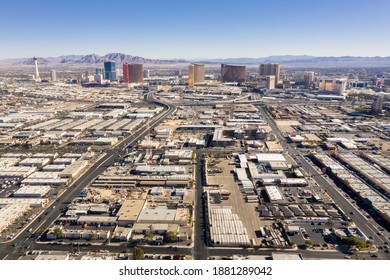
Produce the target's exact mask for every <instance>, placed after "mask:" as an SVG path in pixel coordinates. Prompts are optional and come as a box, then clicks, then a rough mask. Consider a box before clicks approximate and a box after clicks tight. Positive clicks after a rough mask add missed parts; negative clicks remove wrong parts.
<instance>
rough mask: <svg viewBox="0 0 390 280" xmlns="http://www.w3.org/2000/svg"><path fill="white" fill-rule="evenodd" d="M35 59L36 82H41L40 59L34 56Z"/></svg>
mask: <svg viewBox="0 0 390 280" xmlns="http://www.w3.org/2000/svg"><path fill="white" fill-rule="evenodd" d="M33 59H34V63H35V80H36V81H41V78H40V77H39V71H38V58H36V57H35V56H34V57H33Z"/></svg>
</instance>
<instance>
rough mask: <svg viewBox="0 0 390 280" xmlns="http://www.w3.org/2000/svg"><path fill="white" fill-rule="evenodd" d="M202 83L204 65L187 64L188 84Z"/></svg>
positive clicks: (191, 85) (190, 85)
mask: <svg viewBox="0 0 390 280" xmlns="http://www.w3.org/2000/svg"><path fill="white" fill-rule="evenodd" d="M199 83H204V65H203V64H190V65H189V66H188V86H189V87H190V88H192V87H194V84H199Z"/></svg>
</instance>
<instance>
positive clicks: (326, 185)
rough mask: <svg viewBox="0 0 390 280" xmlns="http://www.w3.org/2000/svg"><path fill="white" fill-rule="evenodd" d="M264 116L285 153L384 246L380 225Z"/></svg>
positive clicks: (387, 256)
mask: <svg viewBox="0 0 390 280" xmlns="http://www.w3.org/2000/svg"><path fill="white" fill-rule="evenodd" d="M261 110H262V115H263V116H264V117H265V119H266V120H267V122H268V123H269V125H270V126H271V128H272V130H273V132H274V133H275V135H276V136H277V138H278V140H279V142H280V143H281V145H282V147H283V149H284V151H285V152H288V153H289V155H290V156H293V157H294V159H295V160H296V161H297V163H300V164H301V165H302V168H303V169H304V170H305V171H306V172H307V173H308V174H312V178H313V179H314V180H315V181H316V182H317V184H318V185H319V186H321V187H322V188H323V189H324V190H326V192H327V194H328V195H329V196H330V197H331V198H332V199H333V201H334V202H335V203H336V204H337V205H338V206H339V207H340V208H341V209H342V210H343V212H344V213H350V212H353V213H354V216H353V221H354V223H355V224H356V226H357V227H359V228H360V229H361V230H362V231H363V232H364V233H365V234H366V235H367V236H373V237H374V239H373V240H372V241H373V242H374V243H375V244H376V245H377V246H379V245H383V244H384V242H385V241H387V240H386V239H385V237H383V236H377V234H376V232H378V230H377V229H376V227H378V226H379V225H378V224H376V223H375V221H373V220H372V219H370V220H368V219H367V218H366V217H365V216H364V215H363V214H362V213H360V211H359V210H358V209H356V208H355V206H354V205H353V204H351V203H350V202H349V201H348V200H347V199H346V198H345V197H344V196H343V195H342V194H341V193H340V192H339V190H338V189H337V187H335V186H334V185H333V184H332V182H330V181H328V180H327V179H326V178H325V177H323V176H322V174H320V173H319V172H318V170H317V169H316V168H314V167H313V165H312V164H311V163H310V162H309V161H308V160H307V159H306V158H305V157H303V156H302V155H301V153H300V151H299V150H297V149H294V148H292V147H291V146H290V145H289V144H287V142H286V140H285V138H284V136H283V135H282V133H281V132H280V130H279V128H278V127H277V125H276V123H275V121H274V120H273V118H272V117H271V116H269V114H268V112H265V110H264V109H263V108H261ZM375 254H376V255H378V258H380V259H390V254H387V253H384V252H383V251H378V252H376V253H375Z"/></svg>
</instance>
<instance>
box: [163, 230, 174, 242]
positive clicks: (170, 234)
mask: <svg viewBox="0 0 390 280" xmlns="http://www.w3.org/2000/svg"><path fill="white" fill-rule="evenodd" d="M164 241H165V242H166V243H171V242H174V241H177V234H176V233H174V232H172V231H167V232H166V233H165V234H164Z"/></svg>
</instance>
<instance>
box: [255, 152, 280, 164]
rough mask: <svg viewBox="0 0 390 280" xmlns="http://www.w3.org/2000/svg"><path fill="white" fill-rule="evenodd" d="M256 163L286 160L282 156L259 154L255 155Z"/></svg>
mask: <svg viewBox="0 0 390 280" xmlns="http://www.w3.org/2000/svg"><path fill="white" fill-rule="evenodd" d="M256 157H257V161H258V162H271V161H283V162H284V161H286V158H285V157H284V156H283V155H282V154H277V153H261V154H256Z"/></svg>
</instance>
